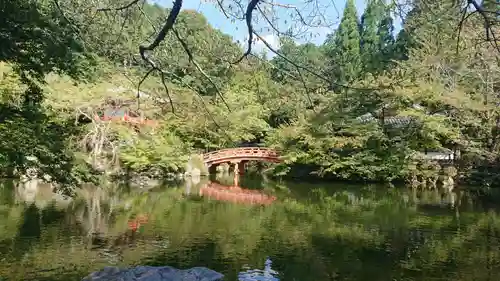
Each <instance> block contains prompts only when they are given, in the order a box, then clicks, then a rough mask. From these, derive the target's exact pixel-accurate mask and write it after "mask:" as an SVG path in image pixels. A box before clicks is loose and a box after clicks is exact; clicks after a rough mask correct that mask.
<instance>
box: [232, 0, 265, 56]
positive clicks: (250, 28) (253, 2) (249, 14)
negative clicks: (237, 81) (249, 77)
mask: <svg viewBox="0 0 500 281" xmlns="http://www.w3.org/2000/svg"><path fill="white" fill-rule="evenodd" d="M259 1H260V0H251V1H250V2H249V3H248V6H247V11H246V12H245V19H246V23H247V28H248V41H247V43H248V46H247V50H246V52H245V53H244V54H243V55H242V56H241V57H240V58H239V59H238V60H236V61H235V62H234V64H237V63H240V62H241V61H242V60H243V59H244V58H246V57H247V56H248V55H249V54H250V53H251V52H252V42H253V26H252V15H253V10H255V7H256V6H257V4H258V3H259Z"/></svg>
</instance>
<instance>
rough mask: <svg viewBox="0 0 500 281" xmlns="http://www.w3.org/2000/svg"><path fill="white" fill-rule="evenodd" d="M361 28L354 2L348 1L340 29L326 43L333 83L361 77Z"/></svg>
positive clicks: (346, 81)
mask: <svg viewBox="0 0 500 281" xmlns="http://www.w3.org/2000/svg"><path fill="white" fill-rule="evenodd" d="M359 26H360V24H359V21H358V15H357V12H356V6H355V4H354V0H347V3H346V7H345V9H344V15H343V17H342V21H341V22H340V25H339V28H338V29H337V31H336V32H335V33H334V34H333V36H330V37H329V39H327V41H326V42H325V44H326V46H325V47H326V49H327V52H328V56H329V59H330V68H331V72H330V74H331V77H332V81H339V82H342V83H348V82H351V81H353V80H355V79H356V78H358V77H359V73H360V70H361V58H360V50H359V46H360V40H361V36H360V34H359Z"/></svg>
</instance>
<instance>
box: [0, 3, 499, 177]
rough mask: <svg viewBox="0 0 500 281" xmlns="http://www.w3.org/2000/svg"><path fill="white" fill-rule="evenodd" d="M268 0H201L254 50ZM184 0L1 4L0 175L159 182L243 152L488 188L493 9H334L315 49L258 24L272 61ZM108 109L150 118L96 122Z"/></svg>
mask: <svg viewBox="0 0 500 281" xmlns="http://www.w3.org/2000/svg"><path fill="white" fill-rule="evenodd" d="M278 4H279V3H277V2H276V3H275V2H264V1H259V0H252V1H250V2H249V3H239V2H238V3H236V2H234V3H229V2H224V3H223V2H217V3H214V5H216V6H218V7H219V9H220V10H221V13H224V14H225V15H227V17H228V24H231V19H233V20H242V21H244V22H246V23H247V25H248V28H249V32H250V34H252V36H251V38H250V40H252V39H253V40H260V41H261V42H262V41H263V40H264V38H263V37H262V35H263V34H260V33H259V32H258V31H256V29H255V28H253V27H252V13H255V14H257V13H259V14H258V18H259V20H265V19H269V18H270V17H271V16H272V15H269V13H272V9H271V10H270V9H267V8H266V7H267V6H273V7H279V5H278ZM241 5H244V6H245V7H243V6H241ZM181 6H182V1H180V0H177V1H175V2H174V4H173V7H172V8H171V9H167V8H164V7H161V6H159V5H157V4H151V3H149V2H147V1H129V0H127V1H125V0H107V1H100V2H99V3H97V4H96V3H93V2H91V1H83V0H71V1H58V0H8V1H7V2H6V3H5V4H3V6H2V7H0V42H1V43H0V97H1V100H0V107H1V108H0V140H1V142H0V171H2V176H15V175H18V174H19V173H22V172H23V171H25V170H26V169H28V168H30V167H37V168H39V171H40V172H43V173H45V174H48V175H50V176H51V177H52V178H53V179H54V180H57V181H59V182H63V183H69V184H74V183H75V182H82V181H90V180H93V179H94V178H95V176H96V175H99V174H101V173H103V172H107V173H108V174H123V173H124V171H129V172H130V171H133V172H135V173H147V174H150V175H165V174H166V173H168V172H182V170H183V169H184V165H185V163H186V161H187V159H188V157H189V156H190V155H192V154H193V153H199V152H200V151H206V150H214V149H218V148H227V147H234V146H238V145H239V144H241V143H243V142H245V143H255V144H257V143H259V144H262V145H265V146H269V147H273V148H276V149H278V150H280V151H281V152H282V154H283V156H284V159H285V162H284V163H283V164H281V165H280V166H278V167H276V169H275V170H274V173H275V174H276V175H288V176H301V177H309V176H315V177H323V178H329V179H342V180H361V181H381V182H391V181H403V180H404V181H409V182H412V183H414V184H415V183H416V182H420V183H422V182H426V181H427V180H431V181H432V180H433V179H435V178H437V177H438V176H439V175H443V174H447V175H451V176H455V174H456V173H455V171H454V170H455V169H456V170H458V174H457V177H458V178H459V179H460V180H462V181H464V182H467V183H473V184H481V185H486V186H490V185H494V184H498V182H499V181H498V173H497V171H498V168H500V163H499V157H498V156H499V154H498V153H499V151H500V139H499V137H500V135H499V134H500V131H499V128H500V127H499V126H500V125H499V124H500V109H499V107H498V102H499V101H500V100H499V99H500V96H499V89H500V65H499V63H500V60H499V58H500V57H499V55H500V47H499V45H498V44H499V42H498V40H499V39H498V36H500V30H499V27H498V26H499V23H498V10H499V9H498V4H495V0H484V1H482V3H478V2H476V1H465V0H464V1H451V0H446V1H424V0H412V1H408V3H399V2H398V3H390V2H389V1H383V0H368V1H367V5H366V9H365V10H364V12H363V14H362V15H358V14H357V10H358V9H357V8H356V7H355V1H354V0H347V3H346V6H345V8H344V10H343V13H342V18H341V21H340V23H339V25H338V27H337V28H332V29H331V33H330V34H329V35H328V38H327V40H326V41H325V42H324V43H323V44H322V45H319V46H318V45H315V44H312V43H306V44H299V43H298V41H297V40H296V38H295V37H294V34H293V33H292V32H288V33H287V32H281V31H280V30H278V29H274V27H275V26H274V25H273V24H272V21H271V20H268V21H267V22H268V23H269V25H270V28H269V30H273V29H274V32H275V33H277V34H278V35H280V43H281V44H280V47H279V48H278V49H274V48H272V46H271V45H270V44H269V43H268V42H265V41H264V42H263V44H264V45H267V46H268V47H270V48H271V50H269V54H274V56H273V58H272V59H268V58H266V57H267V56H266V55H263V54H258V53H255V52H254V51H252V50H251V49H249V48H248V45H247V44H248V43H247V42H243V43H244V44H243V45H241V44H238V43H236V42H235V41H234V40H233V38H231V37H230V36H229V35H226V34H223V33H222V32H221V31H219V30H217V29H215V28H213V27H212V26H210V24H209V23H208V22H207V20H206V18H205V17H204V16H203V14H202V13H203V11H201V14H200V13H198V12H195V11H189V10H182V11H180V8H181ZM238 6H239V7H240V8H235V7H238ZM179 11H180V12H179ZM269 11H271V12H269ZM322 12H323V13H328V12H329V11H328V10H325V11H322ZM297 13H300V12H297ZM268 16H269V17H268ZM396 16H397V17H399V18H400V19H401V20H403V26H402V29H401V30H400V31H399V32H397V33H396V32H394V23H393V22H394V21H395V17H396ZM256 17H257V15H255V16H254V17H253V19H254V20H255V18H256ZM264 22H265V21H264ZM249 23H250V24H249ZM296 24H301V22H300V20H298V23H296ZM302 24H303V25H307V23H306V22H303V23H302ZM250 46H251V45H250ZM110 105H122V106H124V107H126V108H127V110H129V111H130V112H133V113H134V114H135V115H138V116H142V118H145V119H149V120H153V121H157V124H156V123H155V124H156V125H144V124H143V125H131V124H130V123H119V122H111V123H109V122H103V121H100V120H96V119H95V118H94V117H95V115H96V114H97V115H99V114H102V111H103V110H105V109H106V108H107V107H109V106H110ZM424 151H460V161H457V162H456V163H455V168H449V167H448V168H446V169H442V168H441V167H439V166H438V165H436V164H435V163H431V162H430V161H428V160H425V159H422V158H419V157H418V155H419V153H421V152H424ZM30 156H35V157H36V158H37V160H30V159H32V158H30ZM434 182H435V180H434Z"/></svg>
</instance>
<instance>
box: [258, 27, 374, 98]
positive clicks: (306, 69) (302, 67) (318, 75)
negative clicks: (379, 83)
mask: <svg viewBox="0 0 500 281" xmlns="http://www.w3.org/2000/svg"><path fill="white" fill-rule="evenodd" d="M254 35H255V36H256V37H257V38H259V40H261V41H262V43H264V45H266V47H267V48H268V49H269V50H270V51H271V52H273V53H274V54H276V55H277V56H279V57H280V58H282V59H284V60H285V61H286V62H288V63H290V64H291V65H293V66H294V67H295V68H297V69H302V70H304V71H306V72H308V73H310V74H312V75H313V76H316V77H317V78H319V79H321V80H323V81H324V82H326V83H328V85H330V86H337V87H341V88H346V89H353V90H379V89H375V88H357V87H352V86H348V85H345V84H340V83H336V82H333V81H331V79H330V78H328V77H326V76H325V75H322V74H320V73H318V72H316V71H314V70H312V69H310V68H309V67H307V66H302V65H300V64H298V63H296V62H294V61H292V60H291V59H289V58H287V57H286V56H285V55H283V54H281V53H280V52H278V51H277V50H276V49H274V48H273V47H272V46H271V44H269V43H268V42H267V41H266V40H265V39H264V38H262V36H260V35H259V34H257V33H256V32H255V31H254Z"/></svg>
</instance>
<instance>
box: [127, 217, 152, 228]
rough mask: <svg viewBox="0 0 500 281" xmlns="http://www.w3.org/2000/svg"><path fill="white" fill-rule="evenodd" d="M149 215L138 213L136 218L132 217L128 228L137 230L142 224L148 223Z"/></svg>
mask: <svg viewBox="0 0 500 281" xmlns="http://www.w3.org/2000/svg"><path fill="white" fill-rule="evenodd" d="M148 220H149V219H148V216H147V215H138V216H137V217H136V218H135V219H131V220H129V221H128V223H127V224H128V228H129V229H130V230H132V231H136V230H137V229H138V228H139V227H141V225H144V224H146V223H148Z"/></svg>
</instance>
